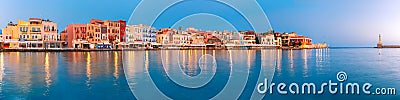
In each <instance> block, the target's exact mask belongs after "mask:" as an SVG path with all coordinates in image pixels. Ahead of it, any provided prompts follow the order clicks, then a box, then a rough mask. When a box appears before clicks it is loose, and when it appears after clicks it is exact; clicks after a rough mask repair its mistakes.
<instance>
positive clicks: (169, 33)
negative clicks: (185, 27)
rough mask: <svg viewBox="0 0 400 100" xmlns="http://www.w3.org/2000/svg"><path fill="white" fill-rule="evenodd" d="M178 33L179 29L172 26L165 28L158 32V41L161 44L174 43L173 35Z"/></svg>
mask: <svg viewBox="0 0 400 100" xmlns="http://www.w3.org/2000/svg"><path fill="white" fill-rule="evenodd" d="M176 33H177V30H173V29H170V28H163V29H160V30H159V31H158V32H157V35H156V42H157V43H159V44H171V43H173V35H174V34H176Z"/></svg>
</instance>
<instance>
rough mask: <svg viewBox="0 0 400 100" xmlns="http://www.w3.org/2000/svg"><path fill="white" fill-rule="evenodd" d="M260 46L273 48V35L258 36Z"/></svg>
mask: <svg viewBox="0 0 400 100" xmlns="http://www.w3.org/2000/svg"><path fill="white" fill-rule="evenodd" d="M259 40H260V44H262V45H267V46H274V45H275V37H274V35H273V34H269V33H266V34H262V35H260V36H259Z"/></svg>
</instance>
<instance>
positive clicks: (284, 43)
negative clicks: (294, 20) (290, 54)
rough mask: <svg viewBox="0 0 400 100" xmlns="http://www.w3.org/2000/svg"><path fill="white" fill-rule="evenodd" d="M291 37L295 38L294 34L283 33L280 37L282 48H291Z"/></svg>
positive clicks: (295, 34)
mask: <svg viewBox="0 0 400 100" xmlns="http://www.w3.org/2000/svg"><path fill="white" fill-rule="evenodd" d="M292 36H297V33H296V32H291V33H287V32H284V33H283V34H282V35H281V37H282V46H291V44H290V37H292Z"/></svg>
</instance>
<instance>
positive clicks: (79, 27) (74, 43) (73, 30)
mask: <svg viewBox="0 0 400 100" xmlns="http://www.w3.org/2000/svg"><path fill="white" fill-rule="evenodd" d="M86 32H87V25H86V24H70V25H68V26H67V27H66V28H65V30H64V31H63V32H62V33H64V34H66V36H65V38H66V40H67V44H68V48H84V45H85V47H86V48H89V44H90V43H89V42H88V41H87V36H86ZM89 34H91V35H93V34H94V33H89ZM89 37H90V36H89Z"/></svg>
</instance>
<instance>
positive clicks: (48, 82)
mask: <svg viewBox="0 0 400 100" xmlns="http://www.w3.org/2000/svg"><path fill="white" fill-rule="evenodd" d="M44 72H45V73H46V77H45V83H46V91H45V93H44V94H43V95H48V94H49V93H50V85H51V72H50V60H49V53H46V56H45V63H44Z"/></svg>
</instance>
